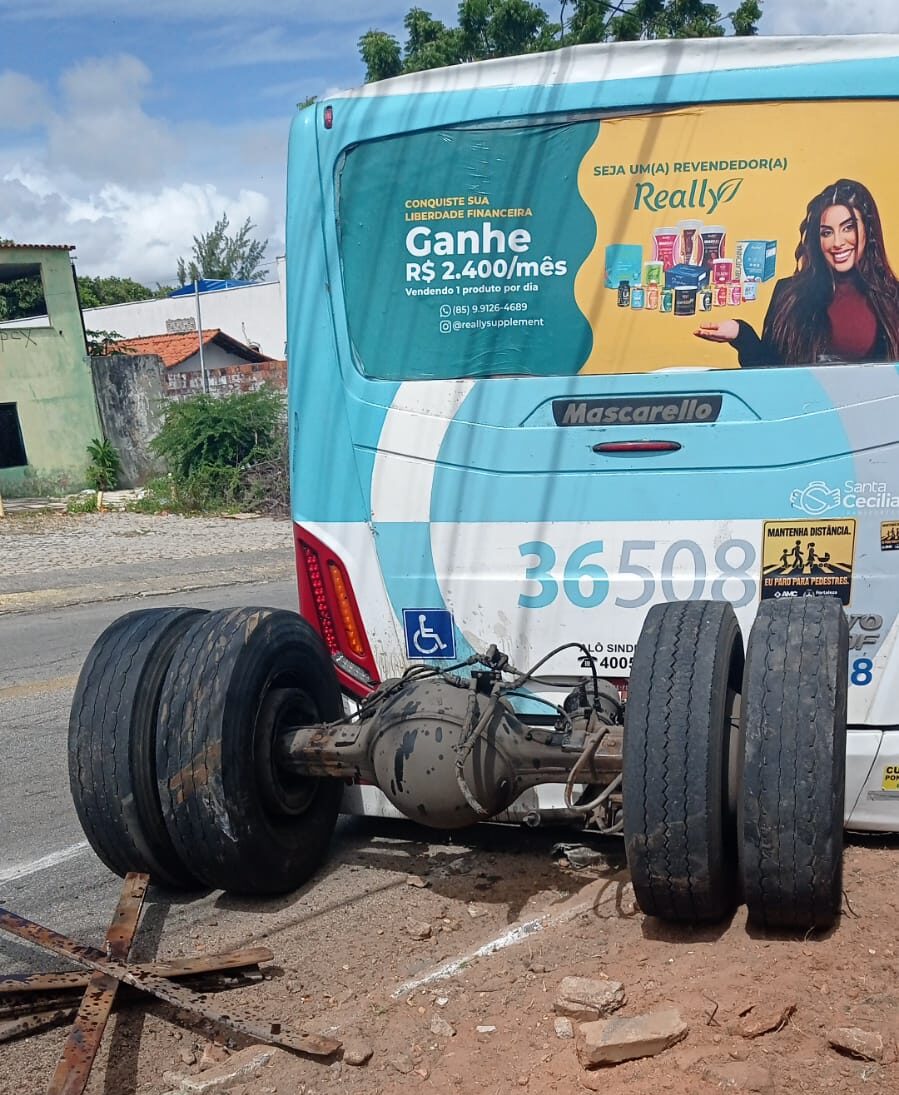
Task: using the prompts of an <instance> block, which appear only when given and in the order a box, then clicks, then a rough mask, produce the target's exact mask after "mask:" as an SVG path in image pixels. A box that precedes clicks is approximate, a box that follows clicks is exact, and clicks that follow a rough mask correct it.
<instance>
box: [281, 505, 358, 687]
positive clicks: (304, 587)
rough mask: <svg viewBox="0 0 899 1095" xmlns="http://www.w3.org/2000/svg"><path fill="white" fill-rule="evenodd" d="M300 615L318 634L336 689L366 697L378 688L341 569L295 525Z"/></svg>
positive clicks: (319, 544)
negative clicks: (334, 673) (331, 668)
mask: <svg viewBox="0 0 899 1095" xmlns="http://www.w3.org/2000/svg"><path fill="white" fill-rule="evenodd" d="M294 540H295V542H296V556H297V586H298V589H299V595H300V614H301V615H302V616H303V617H305V619H306V620H308V621H309V623H310V624H312V626H313V627H314V628H315V629H316V630H317V631H318V633H319V634H320V635H321V637H322V639H324V642H325V646H326V647H327V648H328V652H329V653H330V655H331V660H332V662H333V663H334V668H335V669H336V670H337V678H338V680H339V681H340V684H341V687H342V688H344V689H345V690H346V691H348V692H351V693H352V694H353V695H355V696H359V697H362V696H367V695H368V694H369V693H370V692H371V691H372V690H373V689H374V688H375V686H376V685H377V684H378V683H379V677H378V670H377V667H376V666H375V660H374V657H373V656H372V652H371V647H370V646H369V642H368V637H367V636H366V634H365V628H364V627H363V624H362V615H361V613H360V612H359V606H358V604H357V603H356V595H355V594H354V593H353V587H352V584H351V583H350V579H349V576H348V575H347V572H346V567H344V565H343V563H342V562H341V561H340V559H338V557H337V556H336V555H335V554H334V552H333V551H331V550H330V548H327V547H326V546H325V545H324V544H323V543H322V542H321V541H320V540H318V539H316V537H314V536H312V535H311V534H310V533H308V532H307V531H306V530H305V529H304V528H301V527H300V526H299V525H294Z"/></svg>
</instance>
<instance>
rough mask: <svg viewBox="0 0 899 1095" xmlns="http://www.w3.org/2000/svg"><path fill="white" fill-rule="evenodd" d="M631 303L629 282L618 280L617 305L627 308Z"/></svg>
mask: <svg viewBox="0 0 899 1095" xmlns="http://www.w3.org/2000/svg"><path fill="white" fill-rule="evenodd" d="M630 304H631V283H630V282H629V281H619V282H618V307H619V308H629V307H630Z"/></svg>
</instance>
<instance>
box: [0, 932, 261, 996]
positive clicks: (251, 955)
mask: <svg viewBox="0 0 899 1095" xmlns="http://www.w3.org/2000/svg"><path fill="white" fill-rule="evenodd" d="M274 957H275V956H274V954H273V952H272V951H270V950H269V948H268V947H243V948H241V949H240V950H233V951H223V952H222V953H221V954H208V955H203V956H201V957H199V958H174V959H172V960H171V961H170V962H131V963H129V965H130V967H131V969H133V970H140V971H142V972H143V973H153V974H155V975H156V976H157V977H171V978H182V977H196V976H197V975H199V974H203V973H220V972H225V971H226V970H242V969H248V968H249V967H251V966H259V965H261V964H262V963H263V962H271V960H272V959H273V958H274ZM88 981H90V974H89V973H33V974H24V975H22V976H18V975H16V974H0V1009H2V1007H3V1000H4V997H7V996H19V995H21V994H24V993H34V994H38V993H53V992H70V991H75V990H78V989H80V990H81V991H84V989H86V988H87V984H88Z"/></svg>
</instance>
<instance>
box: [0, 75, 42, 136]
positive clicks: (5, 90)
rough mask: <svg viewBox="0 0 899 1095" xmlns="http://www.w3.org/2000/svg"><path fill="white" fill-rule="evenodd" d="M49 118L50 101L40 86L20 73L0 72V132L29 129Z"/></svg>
mask: <svg viewBox="0 0 899 1095" xmlns="http://www.w3.org/2000/svg"><path fill="white" fill-rule="evenodd" d="M49 116H50V99H49V96H48V95H47V93H46V91H45V89H44V88H42V87H41V85H40V84H38V83H36V82H35V81H34V80H32V79H31V78H30V77H29V76H25V75H24V74H23V73H21V72H12V71H10V70H9V69H7V70H6V71H5V72H0V130H4V129H30V128H31V127H32V126H35V125H39V124H41V123H43V122H46V120H47V119H48V117H49Z"/></svg>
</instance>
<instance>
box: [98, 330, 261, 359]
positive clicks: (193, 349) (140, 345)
mask: <svg viewBox="0 0 899 1095" xmlns="http://www.w3.org/2000/svg"><path fill="white" fill-rule="evenodd" d="M211 342H217V343H218V344H219V345H220V346H221V347H222V348H223V349H225V350H231V351H232V352H233V353H237V354H239V355H240V356H241V357H243V358H245V359H247V360H250V361H271V360H272V359H271V358H270V357H268V356H267V355H266V354H261V353H259V352H258V351H257V350H251V349H250V347H249V346H246V345H245V344H244V343H243V342H238V340H237V339H236V338H232V337H231V336H230V335H226V334H225V332H224V331H222V330H221V329H220V328H218V327H212V328H210V329H208V330H206V329H204V330H203V345H204V347H205V346H208V345H209V344H210V343H211ZM198 343H199V340H198V338H197V332H196V331H188V332H186V333H185V334H172V335H144V336H142V337H140V338H123V339H120V340H118V341H117V342H115V343H113V345H114V346H120V347H121V349H122V351H123V352H124V353H129V354H154V355H156V356H158V357H161V358H162V362H163V364H164V365H165V367H166V368H167V369H171V368H172V366H174V365H180V364H181V362H182V361H187V359H188V358H191V357H193V355H194V354H195V353H197V350H198Z"/></svg>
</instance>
